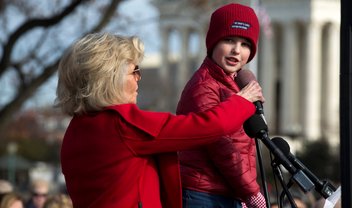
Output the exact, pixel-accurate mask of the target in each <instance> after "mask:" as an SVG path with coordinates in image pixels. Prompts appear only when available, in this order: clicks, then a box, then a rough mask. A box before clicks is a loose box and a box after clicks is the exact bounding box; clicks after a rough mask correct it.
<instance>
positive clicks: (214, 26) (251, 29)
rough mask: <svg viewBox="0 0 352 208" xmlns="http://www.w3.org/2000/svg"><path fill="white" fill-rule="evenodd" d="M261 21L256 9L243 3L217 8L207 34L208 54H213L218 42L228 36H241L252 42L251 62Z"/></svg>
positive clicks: (255, 49) (249, 59)
mask: <svg viewBox="0 0 352 208" xmlns="http://www.w3.org/2000/svg"><path fill="white" fill-rule="evenodd" d="M259 31H260V27H259V21H258V17H257V15H256V14H255V12H254V10H253V9H252V8H250V7H248V6H246V5H242V4H233V3H231V4H226V5H224V6H222V7H220V8H218V9H217V10H215V11H214V12H213V13H212V15H211V18H210V23H209V29H208V33H207V36H206V41H205V43H206V46H207V54H208V55H209V54H211V53H212V51H213V48H214V47H215V45H216V43H217V42H219V41H220V40H221V39H223V38H225V37H228V36H240V37H243V38H246V39H248V40H249V41H250V42H251V54H250V56H249V58H248V62H250V61H251V60H252V59H253V57H254V56H255V53H256V51H257V42H258V37H259Z"/></svg>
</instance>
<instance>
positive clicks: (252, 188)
mask: <svg viewBox="0 0 352 208" xmlns="http://www.w3.org/2000/svg"><path fill="white" fill-rule="evenodd" d="M238 91H239V88H238V86H237V84H236V83H235V82H234V80H233V78H232V77H230V76H228V75H226V74H225V73H224V71H223V70H222V69H221V68H220V67H219V66H218V65H216V64H215V63H214V62H213V61H212V60H211V59H209V58H206V59H205V60H204V62H203V64H202V66H201V67H200V69H199V70H198V71H197V72H196V73H195V74H194V75H193V77H192V78H191V80H190V81H189V82H188V83H187V85H186V87H185V89H184V91H183V93H182V96H181V99H180V101H179V104H178V108H177V114H187V113H189V112H201V111H205V110H207V109H209V108H211V107H213V106H216V105H218V104H219V103H220V102H221V101H223V100H225V99H227V98H228V97H229V96H231V95H233V94H235V93H237V92H238ZM233 108H236V109H238V110H239V111H240V110H241V108H242V107H241V106H236V105H234V106H233ZM236 119H237V116H235V117H233V120H236ZM230 122H232V121H230ZM179 159H180V165H181V179H182V186H183V187H184V188H187V189H191V190H195V191H200V192H206V193H212V194H218V195H219V194H220V195H224V196H229V197H233V198H236V199H240V200H242V201H245V200H246V199H247V198H248V197H250V196H252V195H256V194H257V193H258V192H259V189H260V187H259V185H258V183H257V181H256V179H257V174H256V147H255V141H254V140H253V139H251V138H249V137H248V136H247V135H246V134H245V132H244V130H243V127H242V126H241V128H240V129H239V130H238V131H236V132H234V133H232V134H229V135H226V136H223V139H221V140H218V141H216V142H214V143H212V144H209V145H205V146H202V147H201V148H197V149H193V150H186V151H181V152H179Z"/></svg>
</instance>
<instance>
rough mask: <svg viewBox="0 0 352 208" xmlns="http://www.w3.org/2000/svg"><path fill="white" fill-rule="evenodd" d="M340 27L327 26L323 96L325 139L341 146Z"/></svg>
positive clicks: (323, 129) (334, 25)
mask: <svg viewBox="0 0 352 208" xmlns="http://www.w3.org/2000/svg"><path fill="white" fill-rule="evenodd" d="M339 29H340V28H339V25H336V24H330V25H328V26H327V28H326V30H324V31H326V36H324V37H325V39H324V41H323V43H325V44H326V47H325V50H323V53H324V59H323V60H324V65H323V70H324V71H323V72H324V74H323V78H324V80H323V83H322V85H323V96H322V98H323V99H322V120H323V122H322V131H323V137H324V138H325V139H327V140H328V141H329V142H330V144H332V145H333V146H335V147H336V146H337V145H338V144H339V128H340V127H339V107H340V106H339V105H340V104H339V99H332V98H333V97H339V93H340V89H339V74H340V60H339V57H340V56H339V53H340V47H339V46H340V42H339V40H340V38H339V36H340V30H339Z"/></svg>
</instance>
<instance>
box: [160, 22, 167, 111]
mask: <svg viewBox="0 0 352 208" xmlns="http://www.w3.org/2000/svg"><path fill="white" fill-rule="evenodd" d="M160 33H161V66H160V69H159V71H158V75H159V80H160V84H161V87H160V91H161V92H162V95H161V96H160V98H159V99H158V103H157V106H158V109H159V110H162V111H166V110H168V105H169V101H168V100H169V97H170V78H169V70H170V69H169V51H170V49H169V38H170V28H168V27H161V29H160Z"/></svg>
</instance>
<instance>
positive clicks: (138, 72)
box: [132, 65, 142, 81]
mask: <svg viewBox="0 0 352 208" xmlns="http://www.w3.org/2000/svg"><path fill="white" fill-rule="evenodd" d="M132 74H133V76H134V78H136V80H137V81H139V80H141V79H142V75H141V69H140V68H139V66H138V65H136V67H134V69H133V72H132Z"/></svg>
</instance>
